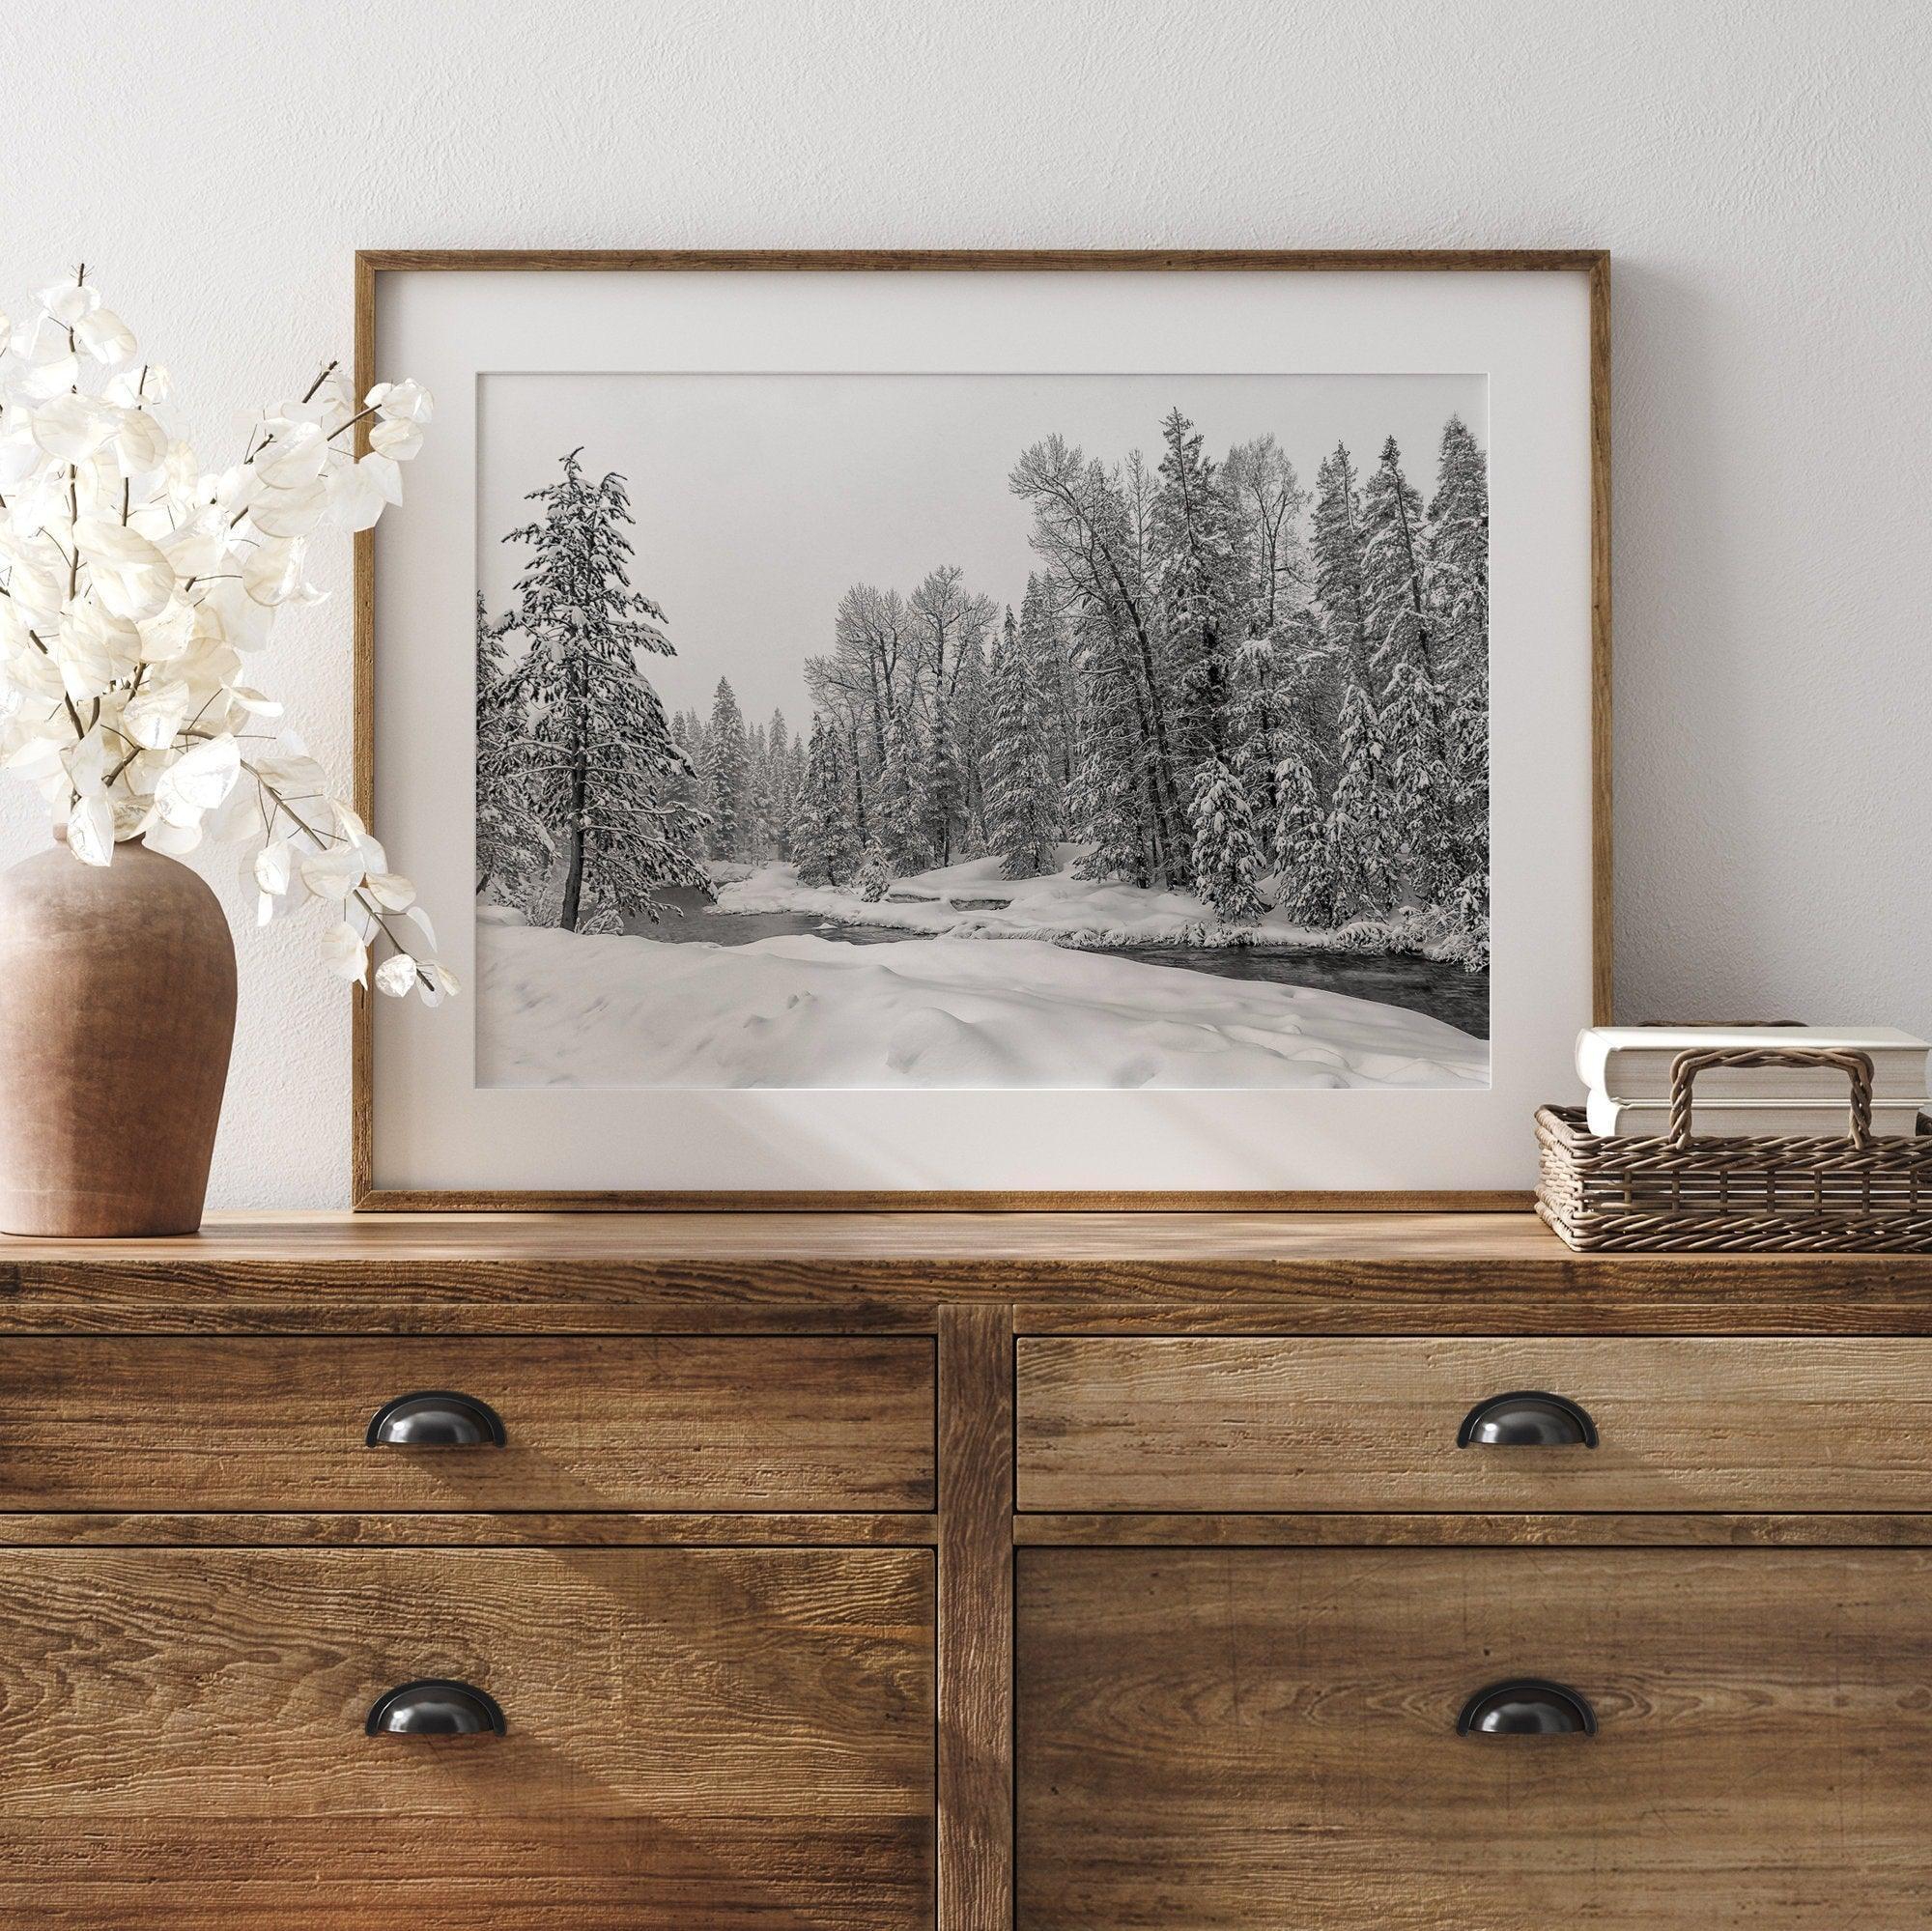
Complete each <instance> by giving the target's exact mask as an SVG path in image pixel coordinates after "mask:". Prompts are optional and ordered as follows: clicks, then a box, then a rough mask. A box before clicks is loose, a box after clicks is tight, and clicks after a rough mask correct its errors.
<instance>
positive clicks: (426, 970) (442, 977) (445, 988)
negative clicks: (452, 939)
mask: <svg viewBox="0 0 1932 1931" xmlns="http://www.w3.org/2000/svg"><path fill="white" fill-rule="evenodd" d="M416 972H417V973H418V975H419V976H420V979H421V983H422V989H423V1004H424V1005H425V1006H440V1005H441V1004H442V1002H443V1001H444V1000H445V999H454V998H455V997H456V996H457V994H458V993H460V992H461V991H462V990H463V988H462V986H460V985H459V984H458V983H457V980H456V975H455V974H454V973H453V972H451V971H450V969H449V968H448V967H447V966H446V965H444V964H443V963H442V962H441V961H440V959H418V960H417V961H416Z"/></svg>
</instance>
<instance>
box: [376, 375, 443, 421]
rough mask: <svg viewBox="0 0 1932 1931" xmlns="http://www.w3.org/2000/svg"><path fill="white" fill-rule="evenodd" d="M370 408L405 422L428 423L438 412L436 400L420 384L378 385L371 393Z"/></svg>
mask: <svg viewBox="0 0 1932 1931" xmlns="http://www.w3.org/2000/svg"><path fill="white" fill-rule="evenodd" d="M368 402H369V406H370V407H371V408H372V409H375V410H378V411H380V412H382V413H383V414H384V415H385V416H389V417H391V418H394V419H396V420H400V421H403V422H427V421H428V420H429V419H430V417H431V416H432V415H433V414H435V412H436V399H435V397H433V396H432V395H431V394H430V392H429V391H428V390H427V389H426V388H424V387H423V385H422V384H421V383H415V382H403V383H377V384H376V386H375V387H374V388H373V389H371V390H370V391H369V395H368Z"/></svg>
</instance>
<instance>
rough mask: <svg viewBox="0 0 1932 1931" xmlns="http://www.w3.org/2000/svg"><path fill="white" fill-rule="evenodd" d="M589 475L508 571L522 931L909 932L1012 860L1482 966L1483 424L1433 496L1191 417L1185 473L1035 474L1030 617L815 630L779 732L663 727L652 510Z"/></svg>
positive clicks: (617, 483) (511, 814)
mask: <svg viewBox="0 0 1932 1931" xmlns="http://www.w3.org/2000/svg"><path fill="white" fill-rule="evenodd" d="M1150 426H1151V427H1152V425H1150ZM581 455H582V452H581V451H574V452H572V453H571V454H569V455H567V456H565V457H563V458H562V461H561V465H560V472H559V473H557V474H555V475H554V479H553V480H552V481H550V482H549V483H548V484H546V485H545V486H544V487H543V488H541V489H539V490H537V491H536V492H534V493H533V495H532V497H531V498H530V500H531V502H532V504H533V506H534V515H533V516H532V517H531V520H530V521H529V522H528V523H526V524H525V525H522V526H520V527H518V528H516V529H514V530H512V531H511V532H509V534H508V535H507V536H506V537H505V539H504V541H505V542H506V543H509V544H511V545H514V546H517V547H518V549H519V551H520V552H521V553H522V554H523V555H524V559H525V560H524V564H523V568H522V572H521V575H520V576H519V578H518V580H517V582H516V586H515V595H514V601H513V602H512V603H511V604H510V606H509V607H508V608H506V609H503V610H501V611H495V612H492V611H489V610H487V609H486V608H485V607H484V602H483V599H482V598H481V597H480V596H479V598H478V603H477V611H476V657H477V662H476V672H477V721H476V812H477V817H476V863H477V888H478V893H479V895H480V896H481V897H482V898H483V899H484V900H485V901H486V902H487V903H488V904H490V905H492V906H497V907H502V908H511V914H512V915H513V916H515V917H516V918H517V920H518V921H519V923H527V924H529V925H531V926H550V927H560V928H562V929H563V930H566V931H570V932H579V933H592V934H594V933H618V932H625V931H630V930H633V929H635V928H636V927H637V925H638V922H639V921H640V920H649V919H650V918H652V917H653V916H654V915H655V914H656V913H657V912H658V911H659V910H660V909H661V908H662V901H663V899H664V896H665V893H666V889H667V888H675V887H685V888H696V889H698V890H700V891H702V892H705V893H709V892H711V891H713V890H715V889H716V888H717V887H718V885H719V884H720V883H721V882H723V881H728V880H731V879H734V878H742V877H743V876H744V874H745V871H746V868H748V867H758V866H769V865H773V864H782V865H788V866H792V867H794V868H795V876H796V882H797V884H798V885H799V886H801V887H805V888H813V887H817V888H824V887H837V888H841V889H842V890H843V891H844V892H846V893H848V894H851V895H856V897H858V898H859V899H861V900H864V901H870V902H873V903H876V902H877V901H880V900H882V899H885V898H886V897H887V895H888V894H889V893H891V892H892V891H893V888H894V885H895V881H899V880H904V879H908V878H911V877H914V876H915V875H918V874H922V873H925V872H928V871H930V870H932V869H934V868H940V867H947V866H954V865H957V864H959V863H960V862H961V861H964V860H971V859H989V860H994V861H997V864H996V866H991V867H989V868H988V870H989V873H990V872H991V871H992V870H996V871H997V873H998V874H999V875H1000V876H1002V877H1004V878H1006V879H1009V880H1018V879H1027V878H1034V877H1038V876H1041V875H1044V874H1050V873H1054V872H1055V871H1056V870H1058V869H1060V868H1063V867H1065V868H1066V869H1067V870H1068V871H1069V872H1070V874H1071V876H1072V877H1073V878H1075V879H1084V880H1095V881H1110V882H1113V883H1115V884H1117V885H1120V886H1122V887H1126V888H1135V889H1140V890H1144V891H1149V892H1169V893H1173V892H1179V893H1186V894H1191V895H1193V896H1194V898H1195V899H1197V900H1198V901H1199V905H1200V908H1201V915H1202V920H1201V931H1200V932H1199V933H1197V934H1196V937H1197V938H1205V939H1207V940H1208V942H1209V943H1215V944H1223V945H1230V944H1233V945H1238V944H1242V943H1248V942H1252V939H1253V935H1254V934H1255V932H1256V930H1257V927H1258V924H1259V923H1260V922H1263V921H1265V922H1266V927H1267V931H1268V932H1269V933H1270V934H1276V933H1279V932H1281V931H1283V930H1286V929H1293V931H1294V932H1296V933H1298V934H1301V935H1304V936H1306V935H1322V934H1329V935H1335V936H1336V939H1337V941H1338V942H1341V943H1347V944H1349V945H1350V946H1351V947H1353V948H1354V949H1356V950H1362V951H1375V950H1385V951H1403V950H1421V949H1424V948H1426V949H1428V951H1430V952H1431V955H1432V956H1435V957H1437V958H1446V959H1453V960H1455V961H1457V962H1458V963H1460V964H1462V965H1464V966H1466V967H1468V968H1469V969H1471V970H1477V969H1480V968H1482V967H1484V966H1486V965H1487V960H1488V903H1489V804H1488V698H1489V694H1488V654H1489V653H1488V623H1489V558H1488V552H1489V533H1488V529H1489V499H1488V480H1487V464H1486V459H1485V456H1484V453H1483V451H1482V449H1481V447H1480V446H1479V444H1478V443H1477V441H1476V440H1475V438H1474V437H1473V436H1472V434H1471V433H1470V431H1469V429H1468V428H1467V427H1466V425H1465V424H1464V422H1463V419H1462V418H1461V416H1460V415H1452V416H1450V417H1449V419H1448V420H1447V421H1446V422H1445V423H1444V425H1443V428H1442V430H1441V434H1440V440H1439V444H1438V446H1437V447H1436V448H1435V450H1433V451H1429V452H1427V456H1426V461H1427V463H1428V469H1425V470H1421V471H1413V470H1411V469H1410V467H1409V466H1408V464H1407V463H1406V460H1405V456H1404V453H1403V451H1402V450H1400V449H1399V448H1398V447H1397V444H1396V441H1395V439H1394V438H1393V437H1389V438H1388V439H1387V440H1384V441H1383V442H1382V444H1381V446H1380V447H1379V449H1378V450H1377V451H1375V452H1374V454H1373V457H1372V459H1370V460H1368V461H1366V462H1364V461H1363V460H1361V459H1359V458H1358V457H1357V455H1356V454H1355V453H1354V452H1352V451H1350V449H1349V448H1347V447H1345V446H1342V445H1340V444H1337V446H1335V447H1334V448H1332V449H1331V450H1329V451H1328V452H1327V453H1326V454H1325V455H1323V456H1322V457H1321V460H1320V462H1319V465H1318V467H1317V468H1316V470H1315V474H1314V477H1313V481H1312V483H1311V482H1308V481H1305V480H1304V479H1303V476H1302V474H1301V473H1300V471H1298V470H1297V469H1296V467H1295V465H1294V464H1293V462H1292V461H1291V460H1290V457H1289V455H1288V453H1287V452H1286V451H1285V450H1284V449H1283V448H1282V446H1281V445H1280V443H1279V442H1278V441H1277V440H1276V438H1275V437H1274V436H1273V435H1267V434H1264V435H1260V436H1257V437H1256V438H1254V439H1253V440H1248V441H1244V442H1240V443H1238V444H1236V446H1234V447H1232V448H1230V449H1228V450H1227V451H1226V452H1225V453H1224V454H1218V455H1210V453H1209V452H1208V450H1207V449H1206V448H1205V447H1204V444H1203V438H1202V437H1201V435H1200V434H1199V433H1197V431H1196V429H1195V427H1194V425H1193V424H1192V423H1191V422H1190V421H1189V420H1188V419H1187V417H1186V416H1185V415H1183V414H1182V413H1181V412H1180V411H1179V409H1174V410H1172V411H1170V412H1169V413H1168V414H1167V416H1166V417H1165V418H1164V419H1163V420H1162V421H1161V422H1160V423H1159V424H1158V445H1157V454H1156V455H1155V456H1154V458H1153V459H1152V460H1150V459H1149V458H1148V457H1146V456H1144V455H1143V454H1142V453H1140V452H1139V451H1133V452H1125V453H1120V454H1112V453H1100V454H1094V453H1090V452H1088V451H1085V450H1082V449H1080V448H1078V447H1072V446H1069V445H1068V444H1067V443H1066V442H1065V441H1064V440H1061V439H1060V438H1058V437H1053V436H1049V437H1047V438H1045V439H1044V440H1040V441H1037V442H1035V443H1033V444H1032V445H1031V446H1029V447H1025V448H1023V449H1019V450H1017V451H1015V455H1014V460H1013V464H1012V468H1011V470H1010V473H1009V477H1008V478H1007V486H1008V488H1009V491H1010V492H1011V495H1012V496H1013V497H1015V498H1017V499H1018V502H1019V504H1020V505H1022V506H1023V509H1024V512H1025V514H1026V515H1027V516H1028V517H1029V518H1030V520H1031V541H1032V548H1033V551H1034V553H1035V554H1036V555H1037V569H1036V570H1035V571H1034V572H1033V574H1032V575H1030V576H1029V577H1028V578H1027V580H1026V582H1025V583H1024V585H1023V586H1022V585H1019V584H1017V583H1014V584H993V585H981V584H973V583H970V582H967V581H965V578H964V575H963V573H962V571H961V570H960V569H958V568H956V567H953V566H952V565H949V564H945V563H942V562H935V567H933V568H932V569H930V570H929V571H928V572H927V573H926V574H925V575H924V576H923V578H921V579H920V581H918V582H908V583H905V584H901V585H890V586H889V585H877V584H871V583H854V584H853V585H852V586H851V587H850V589H849V590H848V591H847V592H846V593H845V595H844V596H843V598H842V600H841V601H840V602H839V603H838V609H837V611H836V612H832V611H826V612H812V611H801V612H800V617H799V624H800V635H801V637H802V638H805V639H812V633H813V632H816V633H817V638H818V639H823V641H824V648H823V649H822V651H821V652H819V653H818V654H811V652H810V643H804V644H801V645H800V646H798V647H799V648H800V649H801V650H802V651H803V652H804V653H805V654H806V655H807V660H808V661H807V663H806V667H805V682H806V688H807V690H808V691H809V693H810V702H811V714H810V718H809V719H802V720H787V719H786V718H785V717H784V716H783V715H782V714H781V713H775V714H774V715H772V716H771V717H770V718H769V719H762V718H761V719H754V720H749V721H748V720H747V719H746V718H745V717H744V716H743V715H742V713H741V710H740V707H739V703H738V699H737V697H736V696H735V695H734V693H733V691H732V688H731V685H730V684H729V682H728V681H725V680H721V681H720V682H719V683H718V685H717V688H716V693H715V696H714V698H713V701H712V702H711V704H710V706H709V708H708V711H707V712H705V713H703V714H700V713H699V712H698V711H696V710H694V709H685V710H682V711H680V712H678V713H677V714H676V715H674V716H673V715H668V713H667V710H666V708H665V706H664V704H663V703H662V701H661V700H660V697H659V696H658V694H657V690H656V688H655V686H654V685H653V683H652V681H651V677H650V660H651V659H652V657H653V656H667V655H669V654H670V653H671V652H672V650H673V648H674V646H673V642H672V638H671V623H670V620H669V619H668V617H667V615H666V612H665V611H663V610H661V609H660V608H659V607H658V605H657V603H656V602H655V601H654V600H653V599H652V597H651V596H650V594H649V590H648V584H649V577H650V571H649V567H648V558H644V559H641V560H640V559H639V558H637V557H635V556H634V555H633V552H632V545H631V542H630V538H629V536H628V534H627V532H628V531H629V530H630V529H631V527H632V519H631V512H630V504H629V500H628V497H627V494H626V487H627V486H626V483H625V480H624V479H623V478H622V477H621V476H618V475H615V474H607V475H604V476H603V477H601V478H593V476H592V475H591V474H590V473H589V472H588V471H586V470H585V469H584V468H583V467H582V460H581ZM1428 470H1433V475H1432V474H1430V473H1428ZM1418 474H1419V476H1420V481H1419V482H1418V480H1417V479H1416V478H1417V476H1418ZM813 640H814V641H815V640H816V639H813ZM774 647H775V648H776V647H779V646H777V645H776V644H775V645H774Z"/></svg>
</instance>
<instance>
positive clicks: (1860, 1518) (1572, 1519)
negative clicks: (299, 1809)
mask: <svg viewBox="0 0 1932 1931" xmlns="http://www.w3.org/2000/svg"><path fill="white" fill-rule="evenodd" d="M145 1519H147V1520H156V1519H164V1518H155V1517H148V1518H145ZM741 1519H743V1518H741ZM819 1519H821V1520H825V1519H828V1518H822V1517H821V1518H819ZM829 1519H832V1520H842V1519H849V1518H838V1517H835V1518H829ZM875 1519H877V1520H880V1521H892V1520H895V1519H899V1518H894V1517H891V1516H885V1517H878V1518H875ZM5 1536H6V1523H5V1521H4V1519H0V1541H4V1539H5ZM1013 1541H1014V1542H1015V1543H1016V1544H1018V1545H1019V1546H1020V1547H1022V1548H1407V1547H1414V1548H1932V1513H1928V1512H1926V1511H1924V1510H1920V1511H1918V1512H1916V1513H1913V1514H1909V1515H1907V1514H1897V1515H1882V1516H1873V1515H1823V1514H1811V1515H1784V1516H1773V1515H1698V1516H1679V1515H1664V1514H1641V1515H1632V1514H1616V1515H1612V1514H1608V1513H1600V1514H1596V1515H1548V1516H1536V1515H1508V1516H1483V1515H1462V1514H1448V1513H1445V1512H1442V1511H1440V1510H1437V1511H1435V1512H1432V1513H1430V1514H1426V1515H1395V1514H1380V1515H1373V1516H1343V1515H1332V1514H1331V1515H1322V1514H1309V1515H1298V1516H1271V1515H1240V1516H1206V1515H1176V1516H1122V1515H1078V1516H1054V1515H1038V1516H1018V1517H1015V1518H1014V1520H1013Z"/></svg>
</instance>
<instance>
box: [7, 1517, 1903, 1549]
mask: <svg viewBox="0 0 1932 1931" xmlns="http://www.w3.org/2000/svg"><path fill="white" fill-rule="evenodd" d="M1109 1519H1110V1520H1117V1519H1118V1518H1109ZM1861 1519H1870V1518H1861ZM1882 1519H1885V1520H1890V1519H1892V1518H1882ZM1928 1520H1932V1518H1928ZM938 1540H939V1530H938V1518H937V1517H936V1516H933V1515H909V1514H900V1513H895V1512H892V1511H881V1512H879V1513H876V1514H870V1515H867V1514H859V1513H854V1512H852V1511H849V1510H848V1511H846V1512H844V1513H842V1514H829V1515H793V1514H790V1513H788V1512H787V1513H779V1512H776V1511H774V1512H771V1513H765V1512H759V1511H751V1510H747V1511H744V1512H741V1513H737V1514H731V1515H716V1514H711V1513H708V1512H705V1511H699V1510H690V1509H683V1510H675V1511H672V1512H670V1513H668V1514H658V1513H653V1512H637V1513H633V1512H625V1513H623V1514H617V1513H613V1512H611V1511H578V1510H568V1509H514V1510H504V1509H495V1510H493V1509H467V1510H461V1511H456V1510H442V1509H413V1510H410V1511H407V1512H404V1513H393V1514H384V1513H378V1512H374V1511H370V1510H355V1511H353V1512H348V1513H336V1512H333V1511H330V1512H327V1513H325V1512H323V1511H321V1510H303V1511H300V1512H298V1513H291V1512H286V1511H282V1510H274V1509H245V1510H243V1509H163V1510H157V1511H141V1512H132V1513H128V1512H122V1511H117V1510H108V1509H88V1510H79V1511H74V1510H61V1509H50V1510H36V1511H34V1512H33V1513H32V1514H21V1515H6V1514H0V1548H410V1549H422V1548H721V1547H725V1548H728V1547H746V1548H764V1547H767V1546H769V1545H773V1544H781V1545H783V1546H785V1547H787V1548H794V1547H795V1548H854V1547H864V1548H931V1547H933V1546H934V1545H935V1544H936V1543H937V1542H938Z"/></svg>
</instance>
